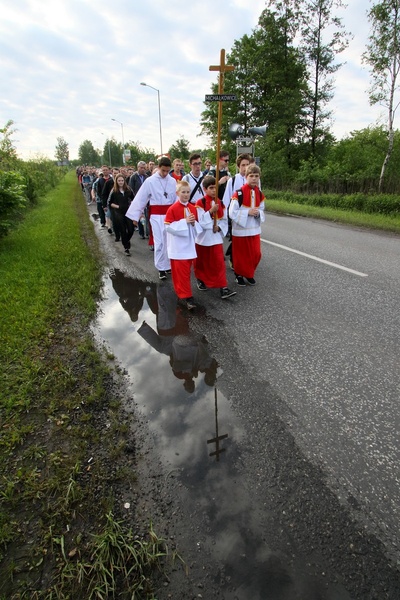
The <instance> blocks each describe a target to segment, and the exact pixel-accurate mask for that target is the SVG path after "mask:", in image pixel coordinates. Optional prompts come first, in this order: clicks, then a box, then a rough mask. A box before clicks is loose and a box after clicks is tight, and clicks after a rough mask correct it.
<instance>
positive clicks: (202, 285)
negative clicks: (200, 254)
mask: <svg viewBox="0 0 400 600" xmlns="http://www.w3.org/2000/svg"><path fill="white" fill-rule="evenodd" d="M197 288H198V289H199V290H201V291H202V292H204V291H206V290H207V286H206V284H205V283H203V282H202V281H201V280H200V279H198V280H197Z"/></svg>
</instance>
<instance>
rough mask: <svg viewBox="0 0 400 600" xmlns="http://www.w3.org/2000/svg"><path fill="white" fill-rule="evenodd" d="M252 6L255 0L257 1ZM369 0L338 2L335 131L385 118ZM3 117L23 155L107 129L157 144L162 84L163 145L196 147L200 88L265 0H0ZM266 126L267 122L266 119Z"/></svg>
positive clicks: (96, 138)
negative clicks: (370, 59) (368, 59)
mask: <svg viewBox="0 0 400 600" xmlns="http://www.w3.org/2000/svg"><path fill="white" fill-rule="evenodd" d="M249 5H251V9H249ZM370 6H371V4H370V2H369V1H368V0H349V6H348V8H347V9H346V10H343V11H341V12H340V16H342V17H343V21H344V24H345V27H346V29H347V30H348V31H351V32H352V33H353V34H354V39H353V40H352V41H351V42H350V46H349V49H348V50H347V51H346V53H344V54H342V55H341V57H340V60H341V61H344V60H345V61H346V62H347V64H346V66H345V67H342V69H341V70H340V71H339V72H338V73H337V74H336V91H335V97H334V100H333V101H332V103H331V108H332V109H333V111H334V117H335V121H334V125H333V132H334V134H335V135H336V136H337V137H338V138H341V137H343V136H345V135H346V134H348V133H350V132H351V131H354V130H357V129H362V128H364V127H367V126H368V125H371V124H374V123H375V122H376V120H377V119H381V122H383V123H385V113H384V112H383V111H382V109H379V108H377V107H374V108H371V107H370V106H369V102H368V95H367V89H368V86H369V77H370V76H369V72H368V70H367V69H366V68H365V67H363V66H362V64H361V54H362V52H363V51H364V50H365V44H366V41H367V36H368V33H369V24H368V22H367V19H366V11H367V9H368V8H369V7H370ZM0 8H1V13H0V14H1V19H0V56H1V75H2V78H1V81H2V86H1V87H2V91H1V94H0V127H3V126H4V125H5V123H6V122H7V121H8V120H9V119H12V120H13V121H14V123H15V125H14V127H16V128H17V130H18V131H17V133H16V134H15V135H14V140H15V145H16V147H17V151H18V154H19V156H20V157H22V158H32V157H34V156H35V155H37V154H41V155H46V156H48V157H49V158H51V159H53V158H54V151H55V146H56V143H57V137H59V136H61V137H63V138H65V140H66V141H67V142H68V144H69V149H70V158H71V159H73V158H77V153H78V147H79V145H80V144H81V142H82V141H84V140H85V139H89V140H91V141H92V142H93V144H94V145H95V147H98V148H103V145H104V140H105V139H106V137H111V136H114V137H115V139H116V140H117V141H121V138H122V128H121V125H120V124H119V123H118V122H115V121H112V119H116V120H117V121H120V122H121V123H123V133H124V138H125V141H128V140H131V141H135V142H137V143H139V145H140V146H141V147H143V148H153V149H154V150H155V151H156V152H157V153H158V152H159V151H160V135H159V120H158V94H157V92H156V91H155V90H153V89H151V88H149V87H143V86H141V85H140V82H145V83H147V84H148V85H150V86H153V87H154V88H157V89H158V90H159V91H160V100H161V119H162V137H163V151H164V152H166V151H167V150H168V148H169V147H170V146H171V145H172V144H173V143H175V141H176V140H177V139H178V138H179V137H180V136H184V137H185V138H186V139H188V140H189V142H190V147H191V148H199V147H200V148H203V147H206V146H207V143H208V140H207V139H206V138H204V137H198V135H199V133H200V125H199V123H200V114H201V112H202V110H203V109H204V104H203V102H204V96H205V94H208V93H210V86H211V83H212V82H215V81H216V73H213V72H210V71H209V66H210V65H215V64H218V63H219V58H220V50H221V49H222V48H224V49H225V50H226V53H229V51H230V49H231V47H232V45H233V42H234V40H235V39H240V38H241V37H242V36H243V35H244V34H250V33H251V31H252V30H253V29H254V28H255V26H256V25H257V20H258V17H259V15H260V14H261V12H262V10H263V9H264V8H265V1H264V0H252V2H251V3H249V2H248V0H223V1H218V0H201V1H197V0H192V1H191V2H179V1H178V0H169V1H168V2H165V1H164V2H162V1H157V0H146V1H145V2H140V3H139V2H137V1H133V0H113V1H112V2H110V1H109V0H107V1H106V0H96V1H94V0H0ZM259 125H262V123H260V124H259Z"/></svg>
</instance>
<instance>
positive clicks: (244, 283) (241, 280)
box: [235, 275, 246, 287]
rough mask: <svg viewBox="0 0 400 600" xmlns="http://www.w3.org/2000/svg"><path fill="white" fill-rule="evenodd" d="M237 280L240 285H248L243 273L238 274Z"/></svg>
mask: <svg viewBox="0 0 400 600" xmlns="http://www.w3.org/2000/svg"><path fill="white" fill-rule="evenodd" d="M235 281H236V283H237V284H238V285H239V286H240V287H246V282H245V280H244V279H243V277H242V276H241V275H236V279H235Z"/></svg>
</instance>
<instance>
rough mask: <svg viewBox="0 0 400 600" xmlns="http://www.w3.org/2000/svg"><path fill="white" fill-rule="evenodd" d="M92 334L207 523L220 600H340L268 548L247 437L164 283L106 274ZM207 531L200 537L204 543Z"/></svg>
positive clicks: (296, 562)
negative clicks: (240, 464) (250, 474)
mask: <svg viewBox="0 0 400 600" xmlns="http://www.w3.org/2000/svg"><path fill="white" fill-rule="evenodd" d="M104 291H105V298H104V300H103V302H102V304H101V306H100V311H99V315H98V318H97V321H96V324H95V329H96V335H98V336H100V338H101V339H102V340H104V341H105V343H106V345H107V347H108V348H109V350H110V351H112V352H113V354H114V355H115V357H116V359H117V360H118V362H119V363H120V365H121V366H122V367H124V368H125V369H126V370H127V372H128V375H129V379H130V382H131V391H132V394H133V396H134V400H135V404H136V405H137V406H138V408H139V410H140V411H141V413H142V414H144V415H145V417H146V418H147V420H148V424H149V427H150V429H151V430H152V432H153V433H154V439H155V444H156V447H157V450H158V452H159V454H160V457H161V460H162V461H163V463H164V465H165V469H166V472H167V473H172V471H174V476H175V477H178V478H179V479H180V481H182V483H183V484H184V486H185V488H186V489H187V494H188V499H189V502H191V503H192V506H195V507H196V509H197V510H198V511H199V512H201V514H202V516H203V517H204V519H205V521H206V529H207V531H206V534H207V536H208V538H209V543H208V549H209V551H210V552H211V555H212V558H214V559H215V560H216V561H219V562H220V563H222V564H223V565H224V572H223V578H222V579H221V581H220V582H218V586H219V589H220V591H221V593H223V597H224V598H225V599H226V600H265V599H267V598H268V599H271V600H293V598H304V599H305V598H307V600H316V599H317V598H318V599H321V600H322V599H323V600H337V599H339V598H340V599H341V600H347V599H349V598H350V597H349V596H348V595H347V594H346V592H345V591H344V590H343V588H341V587H340V589H339V588H336V586H335V590H333V589H331V590H330V591H328V590H327V588H326V586H325V584H321V583H320V582H318V581H317V580H316V578H315V577H313V576H310V575H308V574H307V573H306V572H305V570H306V569H305V562H306V559H305V558H304V557H297V558H295V559H292V564H291V565H290V566H289V565H288V564H286V560H287V559H286V558H285V556H283V555H282V554H280V553H277V552H274V551H273V550H272V549H271V548H269V547H268V545H267V543H266V541H265V537H267V536H268V531H265V525H266V521H268V520H270V519H271V518H273V516H271V515H266V514H265V509H263V507H260V509H259V508H258V507H256V506H254V502H253V501H252V498H251V497H250V496H249V494H248V492H247V491H246V490H245V489H244V487H243V485H241V481H240V476H239V474H238V470H237V468H236V466H235V465H236V463H237V459H238V457H239V450H238V443H239V442H241V441H242V440H243V437H244V430H243V429H242V427H241V425H240V423H239V422H238V420H237V419H236V417H235V416H234V414H233V413H232V411H231V409H230V405H229V403H228V401H227V399H226V398H225V397H224V396H223V394H221V392H220V391H219V390H218V385H217V377H218V375H221V373H222V369H221V368H220V367H219V366H218V365H217V362H216V360H215V359H214V358H213V357H212V355H211V354H210V349H209V347H208V343H207V340H206V339H204V338H199V336H196V335H194V334H193V333H192V332H191V331H190V328H189V321H188V315H187V314H186V313H185V312H183V311H182V309H181V308H180V306H179V305H178V304H177V299H176V296H175V293H174V291H173V289H172V287H171V284H170V282H166V283H162V284H159V285H156V284H152V283H148V282H143V281H138V280H133V279H130V278H129V277H127V276H126V275H125V274H124V273H122V272H121V271H118V270H112V271H111V272H110V274H109V276H108V277H106V280H105V286H104ZM204 533H205V532H204V531H203V532H202V534H203V535H204Z"/></svg>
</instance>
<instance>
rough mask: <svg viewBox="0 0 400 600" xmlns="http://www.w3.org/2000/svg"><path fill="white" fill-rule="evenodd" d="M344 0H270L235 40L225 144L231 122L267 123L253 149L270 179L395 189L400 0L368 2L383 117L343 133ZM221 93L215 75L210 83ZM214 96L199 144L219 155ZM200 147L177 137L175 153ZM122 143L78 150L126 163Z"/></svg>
mask: <svg viewBox="0 0 400 600" xmlns="http://www.w3.org/2000/svg"><path fill="white" fill-rule="evenodd" d="M343 6H344V5H343V3H342V1H341V0H267V2H266V8H265V9H264V10H263V11H262V13H261V15H260V17H259V19H258V24H257V27H256V28H255V29H254V31H252V32H251V34H246V35H244V36H243V37H242V38H240V39H239V40H235V42H234V44H233V46H232V48H231V50H230V52H228V53H227V62H228V63H229V64H231V65H233V66H234V67H235V69H234V71H232V72H227V73H225V78H224V84H225V87H224V92H225V93H226V94H235V95H236V97H237V101H234V102H226V103H224V111H223V123H222V131H221V136H222V146H223V147H224V148H226V149H227V150H229V152H230V154H231V156H235V154H236V152H237V145H236V143H235V142H234V141H233V140H232V139H231V138H230V136H229V126H230V125H231V124H232V123H239V124H240V125H241V126H242V127H243V128H244V131H245V132H247V131H248V130H249V128H250V127H253V126H260V125H263V124H267V133H266V136H265V138H262V139H260V138H256V139H255V154H256V156H257V157H258V158H259V160H260V165H261V167H262V174H263V176H262V179H263V182H265V184H266V185H267V186H268V188H272V189H276V190H292V191H295V192H305V193H313V192H324V193H325V192H329V193H339V194H348V193H357V192H361V193H375V192H385V193H399V191H400V173H399V170H398V168H397V165H398V164H399V158H400V156H399V153H400V150H399V139H400V138H399V136H400V133H399V131H398V130H397V129H396V128H395V114H396V110H397V107H398V102H399V99H398V91H399V86H398V73H399V68H400V49H399V48H400V44H399V32H400V29H399V16H400V8H399V2H398V0H380V1H378V2H376V3H375V4H373V5H372V7H371V8H370V9H369V10H368V11H367V14H368V19H369V23H370V35H369V38H368V43H367V45H366V48H365V51H364V53H363V55H362V60H363V62H364V64H366V65H367V66H368V67H369V69H370V74H371V78H370V89H369V90H368V93H369V100H370V103H371V105H372V104H379V105H381V106H382V107H384V109H385V111H386V115H387V124H386V125H385V126H383V125H376V124H371V125H370V126H369V127H367V128H365V129H362V130H358V131H357V130H356V131H352V132H351V133H350V134H349V135H347V136H346V137H345V138H343V139H341V140H337V139H335V137H334V135H333V133H332V130H331V118H332V111H331V109H330V102H331V101H332V99H333V97H334V76H335V73H336V72H337V71H338V70H339V69H340V68H341V66H342V65H341V63H340V60H339V57H340V54H341V53H342V52H343V50H344V49H345V48H346V47H347V46H348V44H349V42H350V39H351V33H350V32H347V31H345V29H344V27H343V24H342V21H341V19H340V18H339V17H338V16H337V14H336V11H337V9H339V8H342V7H343ZM211 91H212V93H214V94H215V93H217V91H218V83H215V84H213V85H212V90H211ZM217 110H218V105H217V103H208V104H205V109H204V111H203V112H202V114H201V119H200V125H201V132H202V133H203V134H206V135H208V137H209V139H210V141H211V144H210V147H209V148H205V149H200V150H199V149H196V150H198V151H199V152H200V153H201V154H202V155H203V156H204V157H206V156H207V157H210V158H212V159H213V160H215V151H214V149H215V147H216V135H217ZM125 148H129V150H130V151H131V159H130V161H129V162H130V164H136V163H137V161H138V160H146V161H147V160H149V158H154V156H155V153H154V151H152V150H151V149H147V148H141V146H140V144H139V143H138V142H128V143H127V144H125ZM191 151H194V149H190V148H189V143H188V142H187V140H185V138H180V139H179V140H177V142H176V143H175V144H174V145H173V146H172V147H171V148H170V149H169V151H168V153H169V154H170V156H171V158H175V157H179V158H182V159H186V158H187V157H188V156H189V154H190V152H191ZM122 152H123V148H122V145H121V144H120V143H118V142H116V140H115V139H114V138H111V139H109V140H105V143H104V147H103V149H102V151H100V150H97V149H95V148H94V146H93V144H92V142H91V141H90V140H85V141H84V142H83V143H82V144H81V146H80V148H79V158H80V160H81V162H84V163H86V164H99V163H100V162H110V163H111V164H114V165H119V164H121V162H122Z"/></svg>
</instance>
